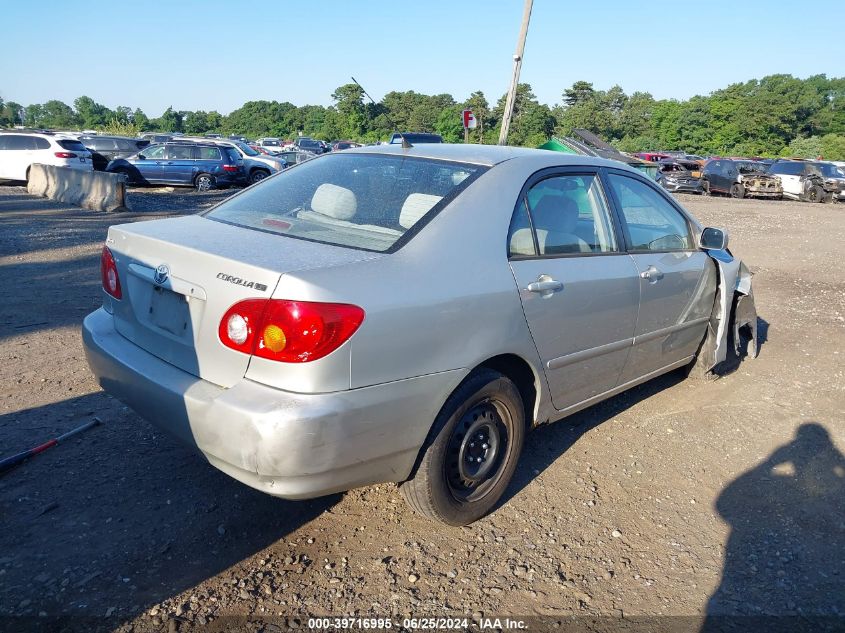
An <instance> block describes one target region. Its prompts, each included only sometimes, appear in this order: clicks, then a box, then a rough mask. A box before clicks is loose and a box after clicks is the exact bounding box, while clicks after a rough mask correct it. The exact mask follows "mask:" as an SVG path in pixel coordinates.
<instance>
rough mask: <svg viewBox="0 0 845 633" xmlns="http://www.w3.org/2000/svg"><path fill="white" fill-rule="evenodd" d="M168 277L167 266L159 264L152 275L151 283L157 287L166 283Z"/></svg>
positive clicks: (168, 269) (168, 270)
mask: <svg viewBox="0 0 845 633" xmlns="http://www.w3.org/2000/svg"><path fill="white" fill-rule="evenodd" d="M169 276H170V268H169V267H168V266H167V264H161V265H160V266H158V267H157V268H156V271H155V274H154V275H153V281H155V282H156V283H157V284H158V285H159V286H160V285H161V284H163V283H164V282H165V281H167V278H168V277H169Z"/></svg>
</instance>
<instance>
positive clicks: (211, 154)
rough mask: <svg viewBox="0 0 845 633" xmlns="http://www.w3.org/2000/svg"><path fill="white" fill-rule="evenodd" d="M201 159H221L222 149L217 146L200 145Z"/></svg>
mask: <svg viewBox="0 0 845 633" xmlns="http://www.w3.org/2000/svg"><path fill="white" fill-rule="evenodd" d="M197 150H198V153H199V158H200V160H220V150H219V149H218V148H217V147H198V148H197Z"/></svg>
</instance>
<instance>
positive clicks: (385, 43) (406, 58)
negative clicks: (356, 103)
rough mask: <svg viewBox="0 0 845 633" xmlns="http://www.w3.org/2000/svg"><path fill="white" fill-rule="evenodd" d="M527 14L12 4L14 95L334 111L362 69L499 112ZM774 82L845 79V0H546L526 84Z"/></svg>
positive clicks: (232, 1) (388, 6) (1, 88)
mask: <svg viewBox="0 0 845 633" xmlns="http://www.w3.org/2000/svg"><path fill="white" fill-rule="evenodd" d="M670 7H671V9H670ZM788 7H791V8H788ZM522 8H523V0H489V1H487V2H485V1H480V2H479V1H476V2H466V3H462V2H460V1H456V0H451V1H445V0H425V1H418V2H411V1H407V0H406V1H403V0H398V1H397V0H392V1H388V0H359V1H349V0H323V1H320V0H304V1H303V0H300V1H298V2H296V1H290V0H287V1H282V0H276V1H272V2H245V1H244V0H227V1H218V0H203V1H199V0H184V1H180V0H168V1H166V2H165V1H155V0H148V1H147V2H143V3H138V2H94V1H84V0H76V1H71V0H40V1H39V2H37V3H33V2H22V1H18V0H15V1H13V2H6V3H4V6H3V9H2V24H3V26H5V27H6V28H4V29H3V38H2V41H3V54H2V55H0V97H2V98H3V99H5V100H13V101H17V102H20V103H23V104H24V105H29V104H30V103H42V102H44V101H46V100H48V99H51V98H58V99H61V100H62V101H65V102H67V103H71V102H72V101H73V99H75V98H76V97H78V96H80V95H83V94H84V95H88V96H90V97H92V98H93V99H94V100H96V101H98V102H100V103H103V104H105V105H107V106H109V107H112V108H114V107H116V106H119V105H128V106H131V107H133V108H134V107H141V108H142V109H143V110H144V111H145V112H146V113H147V114H148V115H149V116H158V115H159V114H161V112H162V111H163V110H164V109H165V108H166V107H167V106H169V105H172V106H173V107H174V108H176V109H177V110H218V111H220V112H222V113H228V112H230V111H231V110H233V109H235V108H237V107H239V106H240V105H241V104H242V103H244V102H245V101H250V100H257V99H275V100H278V101H290V102H292V103H294V104H295V105H305V104H321V105H330V104H331V93H332V92H333V90H334V89H335V88H336V87H337V86H339V85H342V84H344V83H347V82H348V81H349V76H350V75H354V76H355V77H356V78H357V79H358V80H359V81H360V82H361V83H362V84H363V85H364V87H365V88H366V89H367V90H368V91H369V93H370V94H371V95H372V96H373V97H374V98H375V99H380V98H381V97H382V96H383V95H384V94H385V93H386V92H389V91H390V90H415V91H417V92H423V93H427V94H435V93H443V92H446V93H450V94H451V95H453V96H454V97H455V98H456V99H458V100H463V99H465V98H466V97H468V96H469V94H470V93H471V92H473V91H474V90H483V91H484V93H485V94H486V95H487V98H488V100H489V101H490V102H491V103H495V101H496V99H498V98H499V96H501V95H502V94H503V93H504V92H505V91H506V90H507V86H508V82H509V80H510V75H511V68H512V55H513V53H514V50H515V47H516V38H517V35H518V32H519V24H520V19H521V16H522ZM813 16H816V17H813ZM795 26H797V27H798V28H795V29H794V28H793V27H795ZM773 73H790V74H793V75H796V76H799V77H807V76H809V75H814V74H820V73H825V74H827V75H828V76H836V77H842V76H845V5H843V3H842V2H841V0H836V1H833V0H820V1H817V2H807V3H805V4H803V5H795V4H793V3H791V2H786V1H785V0H768V1H767V2H763V1H756V0H746V1H744V2H732V1H729V0H709V1H708V2H703V3H696V2H656V1H654V0H652V1H651V2H633V1H631V0H624V1H623V0H605V1H604V2H597V1H595V0H594V1H593V2H581V1H578V0H534V11H533V13H532V16H531V26H530V28H529V32H528V41H527V45H526V49H525V58H524V61H523V67H522V76H521V81H523V82H527V83H530V84H531V86H532V87H533V89H534V92H535V94H536V95H537V97H538V98H539V99H540V101H541V102H543V103H547V104H549V105H554V104H555V103H558V102H560V100H561V93H562V92H563V90H564V89H565V88H567V87H569V86H570V85H571V84H572V83H573V82H574V81H576V80H579V79H585V80H587V81H590V82H592V83H593V84H594V86H595V87H596V88H600V89H607V88H609V87H610V86H612V85H613V84H617V83H618V84H619V85H621V86H622V87H623V88H624V90H625V91H626V92H627V93H629V94H630V93H631V92H634V91H637V90H641V91H647V92H651V93H652V94H653V95H654V96H655V97H657V98H678V99H686V98H688V97H690V96H692V95H695V94H707V93H709V92H711V91H712V90H715V89H718V88H721V87H724V86H726V85H728V84H730V83H734V82H738V81H745V80H747V79H752V78H759V77H762V76H764V75H767V74H773Z"/></svg>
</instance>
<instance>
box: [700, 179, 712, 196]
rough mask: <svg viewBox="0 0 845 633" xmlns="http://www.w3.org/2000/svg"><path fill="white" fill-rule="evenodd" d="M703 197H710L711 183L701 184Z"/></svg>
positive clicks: (704, 182)
mask: <svg viewBox="0 0 845 633" xmlns="http://www.w3.org/2000/svg"><path fill="white" fill-rule="evenodd" d="M701 195H702V196H709V195H710V183H709V182H707V181H706V180H705V181H703V182H702V183H701Z"/></svg>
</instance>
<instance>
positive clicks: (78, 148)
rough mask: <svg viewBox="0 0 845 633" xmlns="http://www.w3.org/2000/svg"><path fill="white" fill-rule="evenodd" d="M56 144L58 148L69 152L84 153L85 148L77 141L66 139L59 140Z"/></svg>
mask: <svg viewBox="0 0 845 633" xmlns="http://www.w3.org/2000/svg"><path fill="white" fill-rule="evenodd" d="M56 143H58V144H59V146H60V147H61V148H62V149H66V150H70V151H73V152H84V151H86V148H85V146H84V145H83V144H82V143H80V142H79V141H74V140H68V139H60V140H57V141H56Z"/></svg>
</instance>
